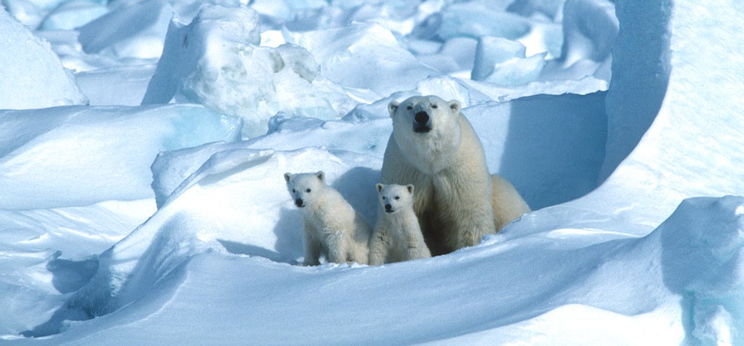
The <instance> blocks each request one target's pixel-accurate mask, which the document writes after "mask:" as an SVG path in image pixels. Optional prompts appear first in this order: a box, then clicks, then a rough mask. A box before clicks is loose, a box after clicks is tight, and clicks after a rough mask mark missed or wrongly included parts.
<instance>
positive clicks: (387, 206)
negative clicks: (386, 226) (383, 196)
mask: <svg viewBox="0 0 744 346" xmlns="http://www.w3.org/2000/svg"><path fill="white" fill-rule="evenodd" d="M392 210H393V206H392V205H390V204H385V211H387V212H390V211H392Z"/></svg>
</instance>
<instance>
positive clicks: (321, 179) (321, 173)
mask: <svg viewBox="0 0 744 346" xmlns="http://www.w3.org/2000/svg"><path fill="white" fill-rule="evenodd" d="M315 176H316V177H318V180H320V181H323V182H325V173H323V171H318V172H317V173H315Z"/></svg>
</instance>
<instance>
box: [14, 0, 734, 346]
mask: <svg viewBox="0 0 744 346" xmlns="http://www.w3.org/2000/svg"><path fill="white" fill-rule="evenodd" d="M0 4H2V6H1V7H0V42H2V44H3V47H6V48H3V50H0V77H1V78H0V344H12V345H16V344H18V345H25V344H34V345H35V344H44V345H46V344H48V345H59V344H71V345H109V344H112V345H113V344H119V345H120V344H122V343H125V344H136V345H163V344H193V345H205V344H298V345H308V344H324V345H325V344H381V345H390V344H414V343H430V344H444V345H451V344H467V345H471V344H487V345H492V344H512V345H517V344H528V345H535V344H537V345H558V344H565V345H569V344H570V345H598V344H602V345H606V344H615V345H668V344H693V345H698V344H702V345H744V328H742V326H744V260H743V258H744V256H743V255H744V197H738V196H742V195H744V165H742V162H744V150H742V148H744V121H743V120H742V119H741V116H742V110H744V101H742V100H743V99H742V98H741V97H740V95H739V94H740V93H741V90H744V68H743V67H742V66H744V65H742V57H744V48H742V46H741V44H740V43H741V38H742V35H741V33H740V31H741V28H742V27H744V7H742V6H741V5H740V4H738V3H737V2H735V1H731V0H728V1H726V0H714V1H709V2H706V3H704V4H702V3H701V4H695V3H692V2H690V1H682V0H647V1H630V0H617V1H609V0H472V1H447V0H428V1H404V0H400V1H321V0H317V1H313V0H307V1H289V0H287V1H273V0H271V1H269V0H266V1H264V0H255V1H251V2H250V3H249V4H247V5H246V4H241V2H240V1H229V0H228V1H217V0H213V1H204V2H201V1H191V0H168V1H166V0H146V1H130V0H111V1H108V2H107V1H94V0H74V1H59V0H43V1H42V0H3V1H2V2H0ZM3 7H4V9H2V8H3ZM418 94H435V95H439V96H441V97H443V98H445V99H458V100H460V101H461V102H462V104H463V106H464V113H465V115H466V116H467V117H468V118H469V119H470V121H471V122H472V123H473V125H474V127H475V128H476V130H477V132H478V134H479V136H480V138H481V141H482V142H483V144H484V147H485V149H486V155H487V160H488V165H489V169H490V170H491V171H492V172H495V173H500V174H502V175H504V176H506V177H507V178H509V179H510V180H511V181H512V182H513V183H514V185H515V186H516V187H517V189H518V190H519V191H520V192H521V193H522V194H523V195H524V196H525V198H526V199H527V201H528V202H529V204H530V205H531V207H532V209H533V210H534V211H533V212H531V213H529V214H527V215H524V216H523V217H522V218H520V219H519V220H517V221H515V222H514V223H512V224H511V225H509V226H508V227H507V228H506V229H505V230H504V231H502V232H501V233H499V234H497V235H492V236H489V237H486V238H485V239H484V241H483V242H482V244H480V245H478V246H475V247H472V248H467V249H462V250H460V251H457V252H455V253H452V254H448V255H444V256H439V257H435V258H431V259H426V260H417V261H411V262H405V263H398V264H392V265H385V266H381V267H367V266H363V265H356V264H353V265H332V264H324V265H321V266H318V267H302V266H298V265H297V263H299V262H301V260H302V240H301V239H302V237H301V233H300V230H301V217H300V215H299V212H298V210H297V209H296V208H295V207H294V206H293V205H292V203H291V201H290V199H289V195H288V194H287V193H286V192H285V187H284V180H283V178H282V174H283V173H284V172H287V171H289V172H304V171H317V170H324V171H325V172H326V175H327V177H328V180H329V182H330V183H331V184H332V185H333V186H334V187H336V188H337V189H338V190H339V191H341V193H342V194H343V195H344V196H346V197H347V199H349V201H350V202H351V203H352V205H354V206H355V207H356V208H357V209H358V210H359V211H360V212H361V213H362V215H364V216H365V217H366V218H367V219H369V220H370V221H371V220H374V217H375V215H374V214H375V210H376V208H375V206H376V204H375V203H376V199H375V195H374V189H373V185H374V183H375V182H377V180H378V178H379V169H380V166H381V164H382V154H383V152H384V150H385V145H386V142H387V138H388V136H389V134H390V131H391V130H392V129H391V123H390V120H389V118H388V116H387V111H386V105H387V104H388V102H389V101H390V100H393V99H398V100H400V99H403V98H406V97H408V96H411V95H418ZM49 107H51V108H49Z"/></svg>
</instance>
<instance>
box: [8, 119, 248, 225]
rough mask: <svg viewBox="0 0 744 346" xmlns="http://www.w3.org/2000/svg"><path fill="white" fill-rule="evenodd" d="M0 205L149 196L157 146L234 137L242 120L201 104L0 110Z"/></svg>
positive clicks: (28, 206) (27, 206) (84, 202)
mask: <svg viewBox="0 0 744 346" xmlns="http://www.w3.org/2000/svg"><path fill="white" fill-rule="evenodd" d="M0 121H1V122H2V123H3V127H2V128H0V148H1V149H0V190H2V191H3V198H2V199H1V200H0V208H2V209H11V210H14V209H33V208H54V207H63V206H80V205H87V204H90V203H95V202H98V201H105V200H117V199H119V200H131V199H141V198H147V197H150V196H152V191H151V190H150V188H149V185H150V181H151V175H150V171H149V166H150V163H152V160H153V159H154V158H155V156H156V155H157V154H158V152H160V151H163V150H173V149H179V148H183V147H191V146H195V145H199V144H203V143H206V142H213V141H230V140H235V139H236V138H237V136H238V134H239V132H238V131H239V128H240V121H239V119H235V118H232V117H228V116H220V115H216V114H214V113H211V112H209V111H208V110H207V109H205V108H204V107H201V106H195V105H170V106H160V107H154V106H150V107H58V108H51V109H43V110H29V111H0Z"/></svg>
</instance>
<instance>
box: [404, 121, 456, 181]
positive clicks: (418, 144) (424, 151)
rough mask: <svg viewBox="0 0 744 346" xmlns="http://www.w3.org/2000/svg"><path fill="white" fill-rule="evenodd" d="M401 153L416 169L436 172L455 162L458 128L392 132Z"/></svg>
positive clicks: (427, 172) (430, 173) (422, 171)
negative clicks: (447, 131) (421, 132)
mask: <svg viewBox="0 0 744 346" xmlns="http://www.w3.org/2000/svg"><path fill="white" fill-rule="evenodd" d="M393 136H394V137H395V142H396V144H397V146H398V150H400V152H401V154H403V156H405V158H406V159H407V160H408V162H410V163H411V164H412V165H413V166H414V167H416V169H417V170H419V171H421V173H424V174H427V175H433V174H437V173H439V172H440V171H442V170H443V169H445V168H447V167H451V166H452V165H454V164H456V162H455V160H456V159H457V157H458V151H459V150H460V136H461V134H460V129H459V128H457V129H456V131H451V132H450V133H446V132H444V131H441V130H433V131H432V132H430V133H426V134H419V133H412V134H411V133H407V134H404V133H402V132H398V133H395V132H394V133H393Z"/></svg>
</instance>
